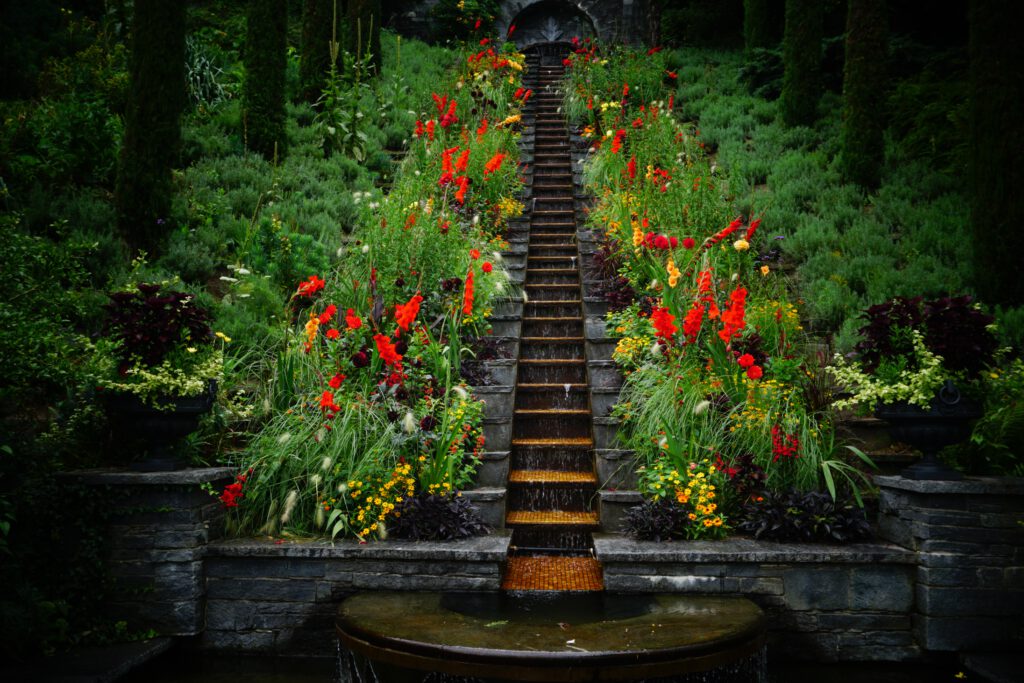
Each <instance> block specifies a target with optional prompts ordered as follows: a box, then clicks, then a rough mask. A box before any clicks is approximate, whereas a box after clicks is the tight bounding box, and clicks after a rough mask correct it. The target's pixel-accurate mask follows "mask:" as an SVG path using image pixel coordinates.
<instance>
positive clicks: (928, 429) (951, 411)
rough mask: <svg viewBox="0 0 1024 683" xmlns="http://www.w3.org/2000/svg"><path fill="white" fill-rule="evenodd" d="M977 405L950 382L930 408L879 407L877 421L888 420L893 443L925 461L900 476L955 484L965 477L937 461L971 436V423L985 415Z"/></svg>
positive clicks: (907, 406)
mask: <svg viewBox="0 0 1024 683" xmlns="http://www.w3.org/2000/svg"><path fill="white" fill-rule="evenodd" d="M983 412H984V411H983V410H982V408H981V405H980V404H978V402H977V401H973V400H971V399H968V398H965V397H964V396H962V395H961V393H960V390H959V389H957V388H956V386H955V385H954V384H953V382H951V381H947V382H946V384H945V385H943V387H942V388H941V389H940V390H939V392H938V395H937V396H936V397H935V398H934V399H933V400H932V402H931V404H930V405H929V406H928V408H922V407H920V406H916V405H912V404H910V403H907V402H904V401H901V402H899V403H889V404H883V405H879V406H878V408H876V409H875V417H877V418H879V419H882V420H885V421H886V422H887V423H888V425H889V434H890V435H891V436H892V438H893V440H894V441H902V442H903V443H906V444H910V445H911V446H913V447H914V448H916V449H917V450H919V451H921V453H922V454H923V456H924V457H923V458H921V461H920V462H917V463H915V464H913V465H911V466H910V467H908V468H906V469H905V470H903V472H901V474H902V476H904V477H905V478H907V479H932V480H955V479H962V478H963V475H962V474H960V473H959V472H957V471H956V470H954V469H952V468H951V467H948V466H947V465H944V464H943V463H941V462H939V460H938V457H937V455H938V452H939V451H940V450H942V449H943V448H945V447H946V446H951V445H953V444H955V443H959V442H961V441H963V440H965V439H966V438H967V437H969V436H970V435H971V422H972V421H973V420H976V419H977V418H979V417H981V416H982V414H983Z"/></svg>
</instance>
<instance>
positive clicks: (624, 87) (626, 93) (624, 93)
mask: <svg viewBox="0 0 1024 683" xmlns="http://www.w3.org/2000/svg"><path fill="white" fill-rule="evenodd" d="M627 97H629V83H623V84H622V99H626V98H627Z"/></svg>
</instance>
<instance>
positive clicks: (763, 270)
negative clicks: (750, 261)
mask: <svg viewBox="0 0 1024 683" xmlns="http://www.w3.org/2000/svg"><path fill="white" fill-rule="evenodd" d="M771 270H772V269H771V268H769V267H768V266H761V275H767V274H768V273H770V272H771Z"/></svg>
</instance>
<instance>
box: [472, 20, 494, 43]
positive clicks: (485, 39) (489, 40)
mask: <svg viewBox="0 0 1024 683" xmlns="http://www.w3.org/2000/svg"><path fill="white" fill-rule="evenodd" d="M478 28H480V20H479V19H477V20H476V26H474V27H473V29H474V30H475V29H478ZM489 42H491V39H490V38H481V39H480V45H486V44H487V43H489Z"/></svg>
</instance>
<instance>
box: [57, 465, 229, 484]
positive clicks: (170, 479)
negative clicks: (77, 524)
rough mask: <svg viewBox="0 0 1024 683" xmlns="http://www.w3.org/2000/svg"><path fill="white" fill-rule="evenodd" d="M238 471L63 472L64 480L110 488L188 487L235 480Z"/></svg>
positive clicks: (204, 469)
mask: <svg viewBox="0 0 1024 683" xmlns="http://www.w3.org/2000/svg"><path fill="white" fill-rule="evenodd" d="M236 473H237V470H235V469H232V468H230V467H198V468H192V469H185V470H174V471H172V472H133V471H131V470H125V469H113V468H112V469H103V470H78V471H73V472H62V473H61V474H59V475H57V476H59V477H61V478H62V479H74V480H75V481H79V482H81V483H83V484H89V485H100V486H102V485H110V486H124V485H131V486H188V485H190V484H205V483H207V482H213V481H219V480H222V479H234V478H235V474H236Z"/></svg>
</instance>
